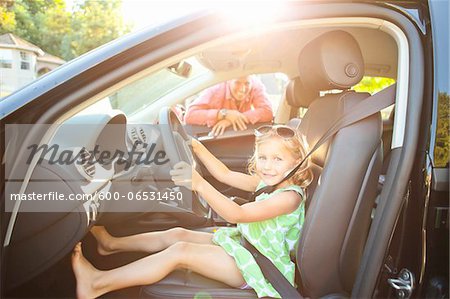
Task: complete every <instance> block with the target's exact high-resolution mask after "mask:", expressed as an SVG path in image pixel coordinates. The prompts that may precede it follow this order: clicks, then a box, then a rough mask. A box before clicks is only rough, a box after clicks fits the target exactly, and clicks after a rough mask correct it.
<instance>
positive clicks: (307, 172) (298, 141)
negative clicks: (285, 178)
mask: <svg viewBox="0 0 450 299" xmlns="http://www.w3.org/2000/svg"><path fill="white" fill-rule="evenodd" d="M294 131H295V130H294ZM273 137H277V138H278V139H279V140H280V142H282V143H283V145H284V146H285V148H286V149H287V150H288V151H289V152H290V153H291V154H292V156H293V157H294V158H295V159H297V160H298V161H299V163H300V161H302V160H303V158H304V157H305V156H306V155H307V154H308V142H307V141H306V138H305V136H304V135H303V134H300V133H298V132H297V131H295V134H294V136H293V137H290V138H283V137H280V136H278V135H277V134H276V132H275V130H272V131H270V132H268V133H267V134H264V135H262V136H257V137H256V138H255V150H254V153H253V156H252V157H251V158H250V160H249V164H248V172H249V173H250V174H251V175H255V174H256V159H257V152H258V146H259V145H260V144H262V143H264V142H265V141H267V140H268V139H270V138H273ZM295 166H297V165H295ZM289 180H290V181H291V182H293V183H294V184H295V185H297V186H300V187H302V188H306V187H307V186H308V185H309V184H310V183H311V182H312V180H313V173H312V171H311V168H310V157H308V158H307V159H306V161H305V162H303V164H302V166H300V168H299V169H298V170H297V172H296V173H295V174H294V175H293V176H292V177H291V178H290V179H289Z"/></svg>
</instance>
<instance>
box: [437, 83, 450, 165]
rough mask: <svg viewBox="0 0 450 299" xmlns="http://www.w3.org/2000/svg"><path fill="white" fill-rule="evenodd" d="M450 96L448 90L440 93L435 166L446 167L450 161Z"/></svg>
mask: <svg viewBox="0 0 450 299" xmlns="http://www.w3.org/2000/svg"><path fill="white" fill-rule="evenodd" d="M449 117H450V96H449V95H448V93H446V92H440V93H439V95H438V120H437V128H436V146H435V148H434V166H436V167H446V166H447V165H448V163H449V161H450V156H449V147H450V133H449V130H450V127H449Z"/></svg>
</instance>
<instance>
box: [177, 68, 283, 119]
mask: <svg viewBox="0 0 450 299" xmlns="http://www.w3.org/2000/svg"><path fill="white" fill-rule="evenodd" d="M255 76H256V77H258V79H259V80H260V81H261V82H262V84H263V85H264V87H265V91H266V94H267V97H268V98H269V101H270V103H271V104H272V111H273V113H274V114H276V112H277V109H278V106H279V105H280V101H281V98H282V96H283V93H284V90H285V88H286V84H287V82H288V81H289V78H288V76H287V75H285V74H283V73H266V74H255ZM202 92H203V91H201V92H199V93H198V94H195V95H193V96H190V97H188V98H187V99H186V100H185V101H184V107H186V109H187V108H188V107H189V106H190V105H191V104H192V102H193V101H194V100H195V99H197V98H198V97H199V96H200V94H201V93H202Z"/></svg>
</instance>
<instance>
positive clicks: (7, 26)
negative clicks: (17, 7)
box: [0, 0, 16, 32]
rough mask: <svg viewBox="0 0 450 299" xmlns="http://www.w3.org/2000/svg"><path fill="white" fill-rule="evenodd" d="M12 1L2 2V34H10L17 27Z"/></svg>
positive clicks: (0, 13) (3, 0) (0, 9)
mask: <svg viewBox="0 0 450 299" xmlns="http://www.w3.org/2000/svg"><path fill="white" fill-rule="evenodd" d="M12 4H13V2H12V1H11V0H0V32H2V31H4V32H10V31H12V30H13V29H14V28H15V27H16V17H15V14H14V12H13V11H11V6H12Z"/></svg>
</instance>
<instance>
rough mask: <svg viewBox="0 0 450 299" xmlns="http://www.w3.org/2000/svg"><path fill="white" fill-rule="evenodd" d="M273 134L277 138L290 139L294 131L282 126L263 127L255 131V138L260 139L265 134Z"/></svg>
mask: <svg viewBox="0 0 450 299" xmlns="http://www.w3.org/2000/svg"><path fill="white" fill-rule="evenodd" d="M272 132H275V133H276V134H277V135H278V136H280V137H282V138H285V139H286V138H292V137H294V136H295V131H294V129H292V128H291V127H288V126H283V125H274V126H271V125H264V126H260V127H258V128H257V129H255V136H256V137H261V136H264V135H266V134H269V133H272Z"/></svg>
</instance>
